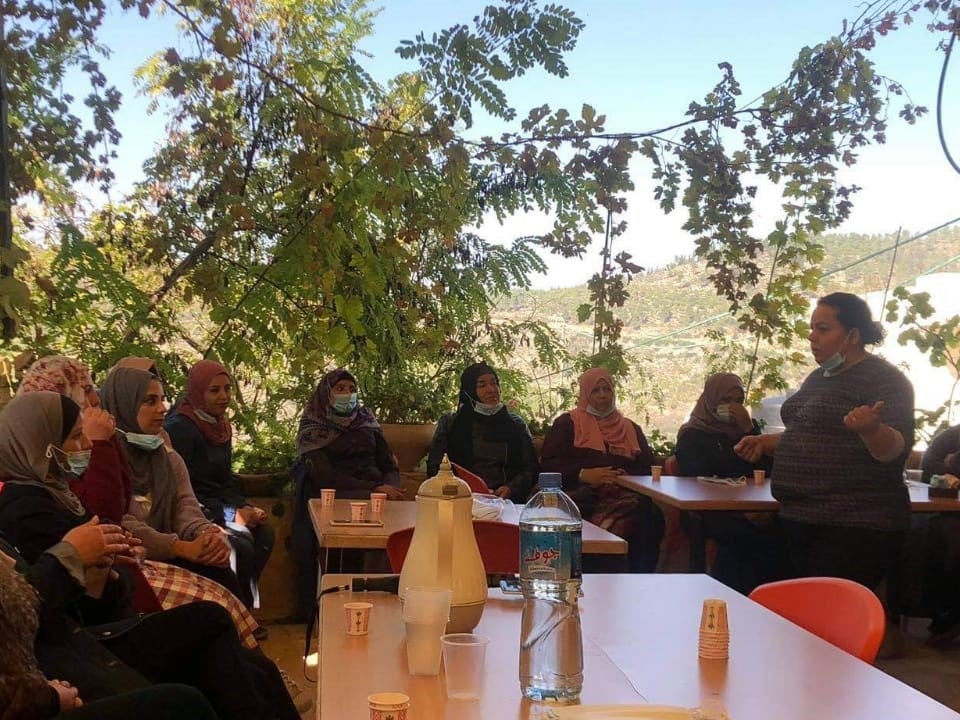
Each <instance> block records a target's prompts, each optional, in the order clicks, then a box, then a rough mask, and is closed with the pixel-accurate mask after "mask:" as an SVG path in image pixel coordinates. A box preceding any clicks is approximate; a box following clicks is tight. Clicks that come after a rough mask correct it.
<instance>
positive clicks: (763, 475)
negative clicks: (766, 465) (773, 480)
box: [753, 470, 767, 485]
mask: <svg viewBox="0 0 960 720" xmlns="http://www.w3.org/2000/svg"><path fill="white" fill-rule="evenodd" d="M766 479H767V471H766V470H754V471H753V484H754V485H763V483H764V481H765V480H766Z"/></svg>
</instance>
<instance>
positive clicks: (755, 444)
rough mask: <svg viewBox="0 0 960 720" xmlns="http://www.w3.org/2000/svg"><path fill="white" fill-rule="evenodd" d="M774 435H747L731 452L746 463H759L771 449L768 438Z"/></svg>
mask: <svg viewBox="0 0 960 720" xmlns="http://www.w3.org/2000/svg"><path fill="white" fill-rule="evenodd" d="M775 437H777V436H776V435H747V436H745V437H742V438H740V442H738V443H737V444H736V445H734V446H733V451H734V452H735V453H736V454H737V455H739V456H740V457H742V458H743V459H744V460H746V461H747V462H751V463H755V462H759V461H760V458H762V457H763V456H764V455H766V454H768V453H770V452H771V451H772V449H773V446H772V444H771V440H770V438H775Z"/></svg>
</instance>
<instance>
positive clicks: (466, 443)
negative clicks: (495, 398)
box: [447, 362, 525, 469]
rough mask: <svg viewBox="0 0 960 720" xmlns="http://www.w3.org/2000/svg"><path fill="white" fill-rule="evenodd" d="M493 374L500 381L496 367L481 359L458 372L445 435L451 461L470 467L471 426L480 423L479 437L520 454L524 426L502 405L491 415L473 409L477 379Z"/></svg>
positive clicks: (471, 449) (471, 456)
mask: <svg viewBox="0 0 960 720" xmlns="http://www.w3.org/2000/svg"><path fill="white" fill-rule="evenodd" d="M483 375H493V377H495V378H496V379H497V382H498V383H499V382H500V378H499V377H498V376H497V371H496V370H494V369H493V368H492V367H490V366H489V365H487V364H486V363H484V362H479V363H474V364H473V365H471V366H470V367H468V368H467V369H465V370H464V371H463V373H462V374H461V375H460V397H459V402H460V407H459V409H458V410H457V415H456V417H455V418H454V420H453V425H452V426H451V427H450V434H449V436H448V437H447V455H448V457H449V458H450V460H452V461H453V462H455V463H457V464H458V465H463V466H464V467H465V468H467V469H470V468H471V467H472V466H473V426H474V423H475V422H480V423H482V425H483V439H484V440H486V441H488V442H505V443H507V445H508V452H509V454H510V456H511V457H517V458H518V457H520V454H521V452H522V449H521V442H522V441H523V438H524V433H525V430H524V429H523V427H522V425H520V424H519V423H518V422H517V421H516V420H514V419H513V418H512V417H511V416H510V413H509V412H508V411H507V408H506V406H504V407H502V408H500V410H499V412H496V413H494V414H493V415H489V416H488V415H480V414H478V413H477V412H476V411H475V410H474V409H473V406H474V403H476V402H478V400H477V380H478V379H480V377H481V376H483Z"/></svg>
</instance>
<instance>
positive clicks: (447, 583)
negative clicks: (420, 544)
mask: <svg viewBox="0 0 960 720" xmlns="http://www.w3.org/2000/svg"><path fill="white" fill-rule="evenodd" d="M437 506H438V508H437V509H438V511H439V513H440V523H439V525H440V527H439V532H438V533H437V578H438V580H439V583H438V584H439V586H440V587H448V588H450V589H451V590H452V589H453V542H454V538H453V503H452V502H449V501H447V502H444V501H440V502H439V503H437Z"/></svg>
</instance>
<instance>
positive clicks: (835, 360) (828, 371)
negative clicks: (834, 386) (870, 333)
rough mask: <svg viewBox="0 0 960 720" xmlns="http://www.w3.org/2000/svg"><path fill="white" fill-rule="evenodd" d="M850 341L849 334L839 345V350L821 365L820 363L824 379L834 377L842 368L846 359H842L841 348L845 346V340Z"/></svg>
mask: <svg viewBox="0 0 960 720" xmlns="http://www.w3.org/2000/svg"><path fill="white" fill-rule="evenodd" d="M849 339H850V333H847V337H846V338H844V340H843V343H842V344H841V345H840V348H839V349H838V350H837V351H836V352H835V353H834V354H833V355H831V356H830V357H828V358H827V359H826V360H824V361H823V362H822V363H820V368H821V369H822V370H823V376H824V377H830V376H831V375H835V374H836V373H837V370H839V369H840V368H842V367H843V364H844V363H845V362H846V361H847V358H846V357H844V355H843V353H842V352H841V351H842V350H843V346H844V345H846V344H847V340H849Z"/></svg>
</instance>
